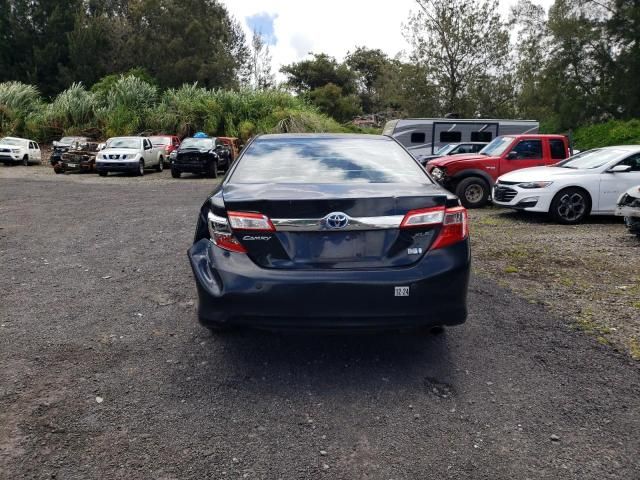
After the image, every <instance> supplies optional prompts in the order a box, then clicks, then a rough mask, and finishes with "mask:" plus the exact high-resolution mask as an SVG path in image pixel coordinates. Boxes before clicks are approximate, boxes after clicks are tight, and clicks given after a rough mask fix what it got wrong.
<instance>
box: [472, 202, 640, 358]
mask: <svg viewBox="0 0 640 480" xmlns="http://www.w3.org/2000/svg"><path fill="white" fill-rule="evenodd" d="M471 222H472V243H473V252H474V260H475V268H476V271H477V272H478V273H481V274H482V275H484V276H488V277H490V278H492V279H494V280H496V281H497V282H498V283H499V284H500V285H502V286H504V287H507V288H510V289H511V290H513V291H514V292H517V293H518V294H520V295H522V296H524V297H526V298H527V299H528V300H529V301H530V302H532V303H539V304H542V305H545V306H547V307H548V308H549V309H550V310H551V311H553V312H554V313H555V314H557V315H559V316H561V317H562V318H563V319H564V320H565V321H566V322H567V323H569V324H571V325H573V327H574V328H577V329H580V330H582V331H585V332H587V333H588V334H590V335H593V336H594V337H596V339H597V341H598V342H600V343H602V344H605V345H611V346H612V347H613V348H616V349H618V350H620V351H623V352H626V353H628V354H630V355H631V356H632V357H633V358H634V359H636V360H640V240H638V238H637V237H636V236H634V235H631V234H629V233H628V231H627V229H626V228H625V227H624V225H623V224H622V219H621V218H620V217H591V218H590V219H588V220H587V221H586V222H585V223H583V224H581V225H577V226H567V225H558V224H556V223H553V222H552V221H551V220H550V219H549V218H548V217H547V216H546V215H534V214H529V213H519V212H515V211H511V210H506V209H500V208H487V209H483V210H474V211H472V212H471Z"/></svg>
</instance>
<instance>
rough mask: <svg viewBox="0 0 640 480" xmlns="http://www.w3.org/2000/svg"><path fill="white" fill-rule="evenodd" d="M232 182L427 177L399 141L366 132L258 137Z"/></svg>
mask: <svg viewBox="0 0 640 480" xmlns="http://www.w3.org/2000/svg"><path fill="white" fill-rule="evenodd" d="M230 181H231V182H233V183H264V182H272V183H414V184H415V183H431V181H430V180H429V177H427V175H426V173H425V172H424V170H423V169H422V168H421V167H420V166H419V165H418V164H417V163H416V162H415V160H413V158H412V157H411V156H410V155H409V154H408V153H407V152H406V151H405V150H403V149H402V148H401V147H400V146H399V145H398V144H397V143H395V142H393V141H390V140H378V139H367V138H362V139H360V138H279V139H269V138H265V139H259V140H256V141H255V142H253V143H252V144H251V145H250V146H249V147H248V148H247V150H246V151H245V153H244V156H243V157H242V160H241V161H240V163H239V164H238V166H237V167H236V169H235V171H234V172H233V175H232V177H231V179H230Z"/></svg>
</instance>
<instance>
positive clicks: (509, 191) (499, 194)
mask: <svg viewBox="0 0 640 480" xmlns="http://www.w3.org/2000/svg"><path fill="white" fill-rule="evenodd" d="M517 194H518V192H517V191H516V190H514V189H513V188H509V187H503V186H501V185H496V188H494V189H493V198H494V199H496V200H497V201H499V202H510V201H511V200H513V198H514V197H515V196H516V195H517Z"/></svg>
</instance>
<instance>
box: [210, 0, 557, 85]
mask: <svg viewBox="0 0 640 480" xmlns="http://www.w3.org/2000/svg"><path fill="white" fill-rule="evenodd" d="M222 1H223V3H224V4H225V5H226V7H227V9H228V10H229V13H231V15H233V16H234V17H235V19H236V20H237V21H238V22H240V24H241V25H242V26H243V28H244V29H245V32H246V34H247V39H250V38H251V35H252V34H251V32H252V30H253V29H255V30H257V31H258V32H260V33H261V34H262V35H263V38H264V40H265V41H266V42H267V43H268V44H269V45H270V50H271V57H272V61H273V71H274V72H278V70H279V69H280V66H282V65H287V64H289V63H292V62H297V61H300V60H302V59H304V58H305V57H307V56H308V54H309V52H315V53H320V52H323V53H327V54H329V55H331V56H334V57H336V58H337V59H338V60H342V59H344V56H345V55H346V54H347V53H348V52H349V51H353V50H355V47H356V46H366V47H368V48H379V49H381V50H382V51H384V52H385V53H387V54H388V55H390V56H395V55H396V54H397V53H399V52H402V51H407V50H408V48H409V45H408V44H407V42H406V40H405V39H404V37H403V36H402V24H403V23H405V22H406V21H407V18H408V16H409V12H410V11H411V10H415V2H414V0H393V1H390V0H386V1H381V0H322V1H321V2H309V1H305V0H297V1H296V0H222ZM500 1H501V4H500V9H501V11H502V12H503V14H505V15H506V14H507V13H508V11H509V7H510V6H511V5H512V4H515V3H516V0H500ZM534 1H535V0H534ZM552 1H553V0H538V1H537V3H540V4H541V5H543V6H545V7H547V8H548V7H549V6H550V5H551V3H552ZM278 80H284V78H283V77H282V75H278Z"/></svg>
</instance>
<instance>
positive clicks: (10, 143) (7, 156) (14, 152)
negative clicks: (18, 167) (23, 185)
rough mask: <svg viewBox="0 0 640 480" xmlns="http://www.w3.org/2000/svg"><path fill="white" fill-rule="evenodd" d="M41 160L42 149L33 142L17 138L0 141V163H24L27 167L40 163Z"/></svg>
mask: <svg viewBox="0 0 640 480" xmlns="http://www.w3.org/2000/svg"><path fill="white" fill-rule="evenodd" d="M41 160H42V153H41V152H40V147H39V146H38V144H37V143H36V142H34V141H33V140H29V139H26V138H16V137H4V138H2V139H0V162H3V163H22V165H24V166H25V167H26V166H28V165H29V163H30V162H38V163H40V161H41Z"/></svg>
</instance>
